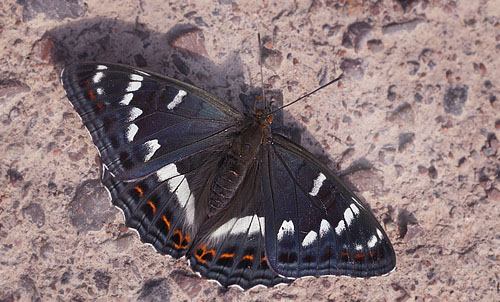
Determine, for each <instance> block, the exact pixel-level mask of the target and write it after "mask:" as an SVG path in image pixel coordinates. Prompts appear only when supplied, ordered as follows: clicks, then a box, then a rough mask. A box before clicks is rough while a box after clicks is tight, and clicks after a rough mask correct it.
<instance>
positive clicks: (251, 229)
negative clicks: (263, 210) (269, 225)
mask: <svg viewBox="0 0 500 302" xmlns="http://www.w3.org/2000/svg"><path fill="white" fill-rule="evenodd" d="M247 232H248V234H249V235H252V234H255V233H258V232H262V234H263V233H264V217H258V216H257V215H253V216H245V217H241V218H232V219H230V220H228V221H227V222H226V223H224V224H223V225H221V226H220V227H218V228H217V229H216V230H215V231H214V232H213V233H212V234H211V235H210V237H211V238H212V239H218V238H219V237H222V236H224V235H227V234H232V235H239V234H246V233H247Z"/></svg>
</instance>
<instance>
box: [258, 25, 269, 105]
mask: <svg viewBox="0 0 500 302" xmlns="http://www.w3.org/2000/svg"><path fill="white" fill-rule="evenodd" d="M257 39H258V40H259V66H260V85H261V87H262V97H263V98H264V108H267V99H266V94H265V92H264V74H263V73H262V41H261V40H260V33H257Z"/></svg>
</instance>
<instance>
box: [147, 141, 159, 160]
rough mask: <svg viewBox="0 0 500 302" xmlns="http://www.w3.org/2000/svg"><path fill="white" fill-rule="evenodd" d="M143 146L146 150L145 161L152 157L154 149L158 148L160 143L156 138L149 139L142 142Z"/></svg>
mask: <svg viewBox="0 0 500 302" xmlns="http://www.w3.org/2000/svg"><path fill="white" fill-rule="evenodd" d="M144 147H145V148H146V149H147V150H146V152H147V153H146V156H144V162H147V161H149V160H150V159H151V157H153V155H154V154H155V152H156V151H158V149H160V147H161V145H160V144H158V140H157V139H152V140H150V141H147V142H145V143H144Z"/></svg>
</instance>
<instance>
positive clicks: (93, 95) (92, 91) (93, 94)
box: [89, 90, 95, 100]
mask: <svg viewBox="0 0 500 302" xmlns="http://www.w3.org/2000/svg"><path fill="white" fill-rule="evenodd" d="M89 98H90V99H91V100H93V99H95V93H94V90H89Z"/></svg>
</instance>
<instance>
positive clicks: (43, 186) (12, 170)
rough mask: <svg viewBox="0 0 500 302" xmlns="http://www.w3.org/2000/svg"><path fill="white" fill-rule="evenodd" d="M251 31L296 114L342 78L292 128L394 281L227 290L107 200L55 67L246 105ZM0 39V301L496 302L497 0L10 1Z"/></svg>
mask: <svg viewBox="0 0 500 302" xmlns="http://www.w3.org/2000/svg"><path fill="white" fill-rule="evenodd" d="M402 4H403V5H402ZM403 6H404V7H405V9H404V8H403ZM356 22H358V23H356ZM359 22H361V23H359ZM396 23H397V24H396ZM349 25H351V26H350V27H348V26H349ZM189 27H196V28H197V29H198V30H195V31H189V30H188V31H186V28H189ZM257 32H260V33H261V34H262V35H263V36H266V41H267V43H266V47H267V48H269V49H271V50H272V51H270V52H269V56H268V57H267V58H266V60H265V63H266V65H265V67H264V74H265V77H264V81H265V83H266V84H268V85H270V88H272V89H275V90H276V91H278V92H279V91H281V92H282V93H283V98H284V102H285V103H286V102H289V101H291V100H293V99H294V98H296V97H298V96H300V95H301V94H303V93H305V92H307V91H310V90H312V89H314V88H315V87H317V86H318V85H319V84H320V83H324V82H325V81H327V80H329V79H332V78H333V77H335V76H336V75H339V74H340V73H342V71H343V72H344V74H345V79H344V80H342V82H341V85H339V86H335V87H330V88H327V89H325V90H323V91H321V92H320V93H318V94H316V95H314V96H313V97H310V98H309V99H307V100H305V101H303V102H301V103H298V104H296V105H294V106H291V107H289V108H287V109H286V112H285V114H284V117H283V116H282V117H281V119H282V120H283V121H284V123H285V124H287V125H288V126H289V127H292V128H293V129H299V130H300V131H295V132H296V133H300V135H301V137H302V138H301V142H302V144H303V145H304V146H305V147H307V148H308V149H310V150H311V151H312V152H314V153H315V154H317V155H319V156H321V157H322V158H323V159H327V160H329V162H330V167H332V168H336V169H338V170H341V171H346V170H347V171H351V173H348V174H347V179H348V180H349V181H350V182H351V183H352V184H353V186H354V187H355V188H356V189H357V190H359V194H360V195H361V196H362V198H363V199H364V200H365V201H366V203H367V204H369V205H370V206H371V208H372V209H373V210H374V213H375V215H376V216H377V218H378V219H379V220H380V221H383V225H384V227H385V228H386V230H387V232H388V234H389V236H390V238H391V240H392V242H393V244H394V247H395V250H396V254H397V257H398V265H397V269H396V270H395V271H394V272H393V273H391V274H390V275H389V276H385V277H379V278H372V279H369V280H362V279H351V278H338V277H322V278H304V279H300V280H297V281H296V282H294V283H293V284H292V285H290V286H281V287H277V288H272V289H262V288H258V289H253V290H250V291H246V292H242V291H240V290H237V289H230V290H223V289H221V288H219V287H218V286H217V285H215V284H213V283H211V282H208V281H206V280H202V279H199V278H197V277H195V276H193V273H192V271H191V270H190V269H189V268H188V266H187V263H186V262H185V261H183V260H177V261H176V260H173V259H170V258H168V257H165V256H161V255H159V254H156V253H155V252H154V251H153V250H152V249H151V248H149V247H148V246H146V245H144V244H142V243H141V242H140V241H139V239H138V238H137V236H136V235H135V234H134V233H133V232H131V231H130V230H128V229H127V228H125V227H124V225H123V218H122V216H121V214H120V213H119V212H118V210H116V209H114V208H113V207H111V206H110V203H109V200H108V197H107V194H106V192H105V191H104V189H103V188H102V187H101V185H100V183H99V180H98V179H99V175H100V167H99V160H98V157H97V152H96V150H95V149H94V147H93V145H92V142H91V140H90V137H89V136H88V135H87V132H86V131H85V129H84V128H83V125H82V123H81V121H80V119H79V118H78V116H77V114H76V113H75V112H74V111H73V109H72V108H71V106H70V104H69V102H68V101H67V100H66V98H65V94H64V91H63V89H62V86H61V85H60V82H59V72H60V70H61V68H62V67H63V66H64V65H65V64H68V63H71V62H75V61H89V60H105V61H111V62H122V63H126V64H131V65H136V66H144V67H145V68H146V69H150V70H154V71H158V72H162V73H165V74H167V75H170V76H174V77H177V78H179V79H181V80H185V81H190V82H192V83H194V84H196V85H197V86H199V87H202V88H204V89H207V90H210V91H212V92H213V93H215V94H217V95H218V96H220V97H223V98H225V99H228V100H230V101H232V102H233V103H237V102H238V100H239V97H238V96H239V95H240V94H246V95H249V94H250V93H253V92H254V91H258V90H257V88H258V87H260V84H259V83H260V78H259V75H258V64H257V62H258V57H257V55H258V47H257V39H256V33H257ZM0 36H1V39H0V47H1V53H0V69H1V71H0V122H1V126H0V153H1V154H2V156H1V157H0V177H1V179H2V180H3V181H2V184H3V185H2V186H1V188H0V301H136V300H138V301H169V300H170V301H190V300H192V301H238V302H243V301H269V300H276V301H500V289H499V287H500V285H499V284H500V283H499V282H500V276H499V272H500V250H499V246H500V234H499V233H500V231H499V230H500V206H499V203H500V191H499V190H500V179H499V178H500V162H499V155H500V150H499V141H498V138H497V137H499V136H500V100H498V98H499V97H500V80H499V79H500V60H499V59H498V57H499V55H500V2H499V1H498V0H496V1H495V0H490V1H486V0H481V1H465V0H462V1H437V0H427V1H424V0H422V1H418V0H416V1H391V0H386V1H362V0H358V1H356V0H346V1H339V2H337V1H326V0H320V1H295V2H292V1H275V2H271V1H234V2H233V1H232V0H219V1H207V0H202V1H196V2H193V3H191V4H185V3H184V1H178V0H171V1H167V2H166V1H126V2H125V3H123V1H95V0H89V1H86V2H85V3H83V2H80V1H77V0H75V1H74V3H73V4H69V3H66V2H64V1H62V0H33V1H30V0H23V1H17V3H16V2H15V1H13V0H6V1H2V2H0ZM203 37H204V38H203ZM202 45H204V49H203V47H200V46H202ZM181 48H188V49H189V48H191V50H192V51H193V52H194V53H195V54H193V53H189V52H186V51H184V50H182V49H181ZM193 48H194V49H193ZM295 136H296V137H298V136H297V135H295ZM367 168H371V169H367Z"/></svg>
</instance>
